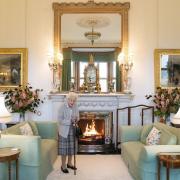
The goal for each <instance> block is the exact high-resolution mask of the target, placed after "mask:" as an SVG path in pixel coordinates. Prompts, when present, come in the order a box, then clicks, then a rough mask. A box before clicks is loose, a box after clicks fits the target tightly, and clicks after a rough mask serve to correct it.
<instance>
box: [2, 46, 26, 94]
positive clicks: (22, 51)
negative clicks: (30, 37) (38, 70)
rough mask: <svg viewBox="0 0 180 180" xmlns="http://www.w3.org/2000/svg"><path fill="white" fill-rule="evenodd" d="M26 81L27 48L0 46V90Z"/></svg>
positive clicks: (23, 83)
mask: <svg viewBox="0 0 180 180" xmlns="http://www.w3.org/2000/svg"><path fill="white" fill-rule="evenodd" d="M26 83H27V48H0V91H4V90H8V89H10V88H15V87H17V86H19V85H23V86H24V85H25V84H26Z"/></svg>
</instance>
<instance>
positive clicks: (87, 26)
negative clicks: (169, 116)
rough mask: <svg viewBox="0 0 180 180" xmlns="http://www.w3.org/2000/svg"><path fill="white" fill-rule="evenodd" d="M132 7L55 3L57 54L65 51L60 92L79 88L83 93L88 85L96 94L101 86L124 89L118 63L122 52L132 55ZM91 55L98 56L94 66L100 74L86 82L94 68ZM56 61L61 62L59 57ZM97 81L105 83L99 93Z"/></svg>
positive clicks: (91, 2)
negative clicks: (129, 37) (130, 44)
mask: <svg viewBox="0 0 180 180" xmlns="http://www.w3.org/2000/svg"><path fill="white" fill-rule="evenodd" d="M129 8H130V3H129V2H127V3H110V2H109V3H95V2H94V1H88V2H87V3H53V9H54V52H55V54H58V53H59V52H62V53H63V57H64V60H63V66H62V69H61V70H62V71H61V70H60V73H59V74H60V76H59V77H60V81H62V82H61V83H60V85H61V86H62V87H60V88H59V89H61V90H62V91H68V90H70V88H72V87H73V88H74V87H75V90H77V91H79V90H81V89H82V88H81V87H82V86H83V89H86V86H88V88H89V89H91V90H92V89H94V91H93V92H96V91H97V92H99V89H101V87H102V89H101V90H102V91H101V92H110V89H111V92H113V91H114V90H116V91H121V90H122V89H123V87H121V81H123V77H124V74H123V71H122V74H121V72H120V68H119V65H118V64H117V62H116V60H117V55H118V54H119V53H120V52H121V51H122V52H123V53H124V54H125V57H127V55H128V10H129ZM82 49H83V50H82ZM90 55H91V56H93V57H94V63H93V66H95V67H96V69H97V72H98V73H97V75H98V76H97V79H96V78H95V79H94V81H93V83H90V82H89V81H88V82H86V81H87V79H88V78H87V77H85V74H86V73H85V69H86V67H87V69H89V68H88V67H89V66H90V61H89V59H90V58H89V57H90ZM54 61H55V62H56V63H58V58H57V57H56V56H55V58H54ZM83 72H84V73H83ZM61 73H62V75H61ZM120 74H121V76H122V77H120ZM54 77H56V76H54ZM83 78H84V79H83ZM89 78H92V77H89ZM98 78H99V79H98ZM55 81H56V80H55ZM97 82H100V84H101V87H99V86H98V90H97V89H96V88H97V84H98V83H97ZM92 84H94V85H92ZM122 84H123V83H122ZM93 86H94V87H93ZM113 86H114V88H113ZM122 86H123V85H122ZM95 89H96V90H95Z"/></svg>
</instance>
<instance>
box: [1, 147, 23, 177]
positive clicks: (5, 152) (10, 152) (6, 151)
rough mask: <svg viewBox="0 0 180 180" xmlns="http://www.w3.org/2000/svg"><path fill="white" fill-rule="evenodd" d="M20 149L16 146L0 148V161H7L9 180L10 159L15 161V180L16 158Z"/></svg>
mask: <svg viewBox="0 0 180 180" xmlns="http://www.w3.org/2000/svg"><path fill="white" fill-rule="evenodd" d="M19 154H20V150H19V149H16V148H0V162H8V174H9V180H11V161H16V180H18V158H19Z"/></svg>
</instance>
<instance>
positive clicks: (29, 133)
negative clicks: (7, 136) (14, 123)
mask: <svg viewBox="0 0 180 180" xmlns="http://www.w3.org/2000/svg"><path fill="white" fill-rule="evenodd" d="M19 128H20V131H21V134H22V135H26V136H33V131H32V129H31V126H30V125H29V123H26V124H24V125H23V126H20V127H19Z"/></svg>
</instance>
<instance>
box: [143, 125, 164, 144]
mask: <svg viewBox="0 0 180 180" xmlns="http://www.w3.org/2000/svg"><path fill="white" fill-rule="evenodd" d="M160 137H161V131H159V130H158V129H157V128H155V127H153V128H152V130H151V131H150V133H149V134H148V136H147V138H146V145H157V144H159V141H160Z"/></svg>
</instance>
